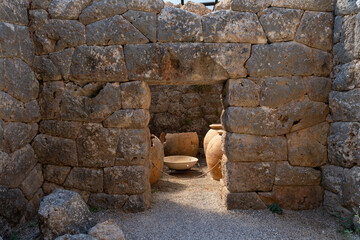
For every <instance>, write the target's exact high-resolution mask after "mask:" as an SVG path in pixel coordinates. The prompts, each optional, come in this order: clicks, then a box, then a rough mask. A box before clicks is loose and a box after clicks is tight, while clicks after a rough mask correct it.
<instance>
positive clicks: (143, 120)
mask: <svg viewBox="0 0 360 240" xmlns="http://www.w3.org/2000/svg"><path fill="white" fill-rule="evenodd" d="M149 121H150V112H149V111H148V110H145V109H124V110H119V111H116V112H114V113H113V114H112V115H111V116H110V117H108V118H107V119H106V120H105V121H104V127H112V128H135V129H139V128H145V127H147V126H148V124H149Z"/></svg>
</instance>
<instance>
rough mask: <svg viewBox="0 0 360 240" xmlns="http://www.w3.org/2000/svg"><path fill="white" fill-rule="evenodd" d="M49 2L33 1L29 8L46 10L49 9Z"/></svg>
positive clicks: (44, 0) (45, 0)
mask: <svg viewBox="0 0 360 240" xmlns="http://www.w3.org/2000/svg"><path fill="white" fill-rule="evenodd" d="M50 2H51V0H33V1H32V3H31V8H32V9H44V10H47V9H48V8H49V5H50Z"/></svg>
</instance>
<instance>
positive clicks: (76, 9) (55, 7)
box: [49, 0, 91, 20]
mask: <svg viewBox="0 0 360 240" xmlns="http://www.w3.org/2000/svg"><path fill="white" fill-rule="evenodd" d="M90 2H91V0H52V1H51V3H50V5H49V13H50V16H51V18H60V19H68V20H71V19H78V18H79V15H80V13H81V11H82V10H83V9H84V8H85V7H86V6H87V5H88V4H89V3H90Z"/></svg>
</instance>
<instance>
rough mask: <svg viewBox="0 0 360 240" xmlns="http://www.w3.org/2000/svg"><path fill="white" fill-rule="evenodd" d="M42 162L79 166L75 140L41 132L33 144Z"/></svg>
mask: <svg viewBox="0 0 360 240" xmlns="http://www.w3.org/2000/svg"><path fill="white" fill-rule="evenodd" d="M32 146H33V148H34V150H35V153H36V155H37V157H38V159H39V162H40V163H42V164H54V165H57V164H61V165H63V166H77V165H78V158H77V151H76V143H75V141H74V140H70V139H64V138H58V137H52V136H49V135H45V134H39V135H37V136H36V138H35V139H34V142H33V144H32Z"/></svg>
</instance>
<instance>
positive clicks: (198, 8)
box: [181, 1, 211, 16]
mask: <svg viewBox="0 0 360 240" xmlns="http://www.w3.org/2000/svg"><path fill="white" fill-rule="evenodd" d="M181 9H184V10H185V11H189V12H193V13H195V14H197V15H200V16H202V15H206V14H208V13H211V10H210V9H209V8H207V7H205V5H204V4H201V3H196V2H192V1H187V2H186V3H185V5H184V6H182V7H181Z"/></svg>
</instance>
